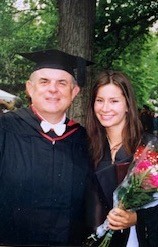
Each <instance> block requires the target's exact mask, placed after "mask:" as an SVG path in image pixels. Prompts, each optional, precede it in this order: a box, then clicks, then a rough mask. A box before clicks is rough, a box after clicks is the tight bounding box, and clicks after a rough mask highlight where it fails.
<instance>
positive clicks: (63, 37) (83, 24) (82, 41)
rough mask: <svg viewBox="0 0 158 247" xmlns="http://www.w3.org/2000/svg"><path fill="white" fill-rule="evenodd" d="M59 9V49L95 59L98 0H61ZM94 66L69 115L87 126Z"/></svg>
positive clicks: (58, 3) (58, 4) (88, 71)
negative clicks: (87, 110) (86, 120)
mask: <svg viewBox="0 0 158 247" xmlns="http://www.w3.org/2000/svg"><path fill="white" fill-rule="evenodd" d="M57 7H58V11H59V29H58V44H59V49H61V50H63V51H65V52H68V53H70V54H72V55H78V56H82V57H84V58H85V59H88V60H92V54H93V38H94V23H95V10H96V0H57ZM91 78H92V69H91V68H88V69H87V83H86V85H85V87H84V88H82V89H81V92H80V94H79V95H78V96H77V98H76V99H75V101H74V102H73V104H72V106H71V108H70V109H69V110H68V115H69V117H70V118H73V119H75V120H77V121H78V122H80V123H81V124H83V125H84V120H85V114H86V111H85V110H86V109H87V104H88V95H89V90H90V88H91V84H92V82H91Z"/></svg>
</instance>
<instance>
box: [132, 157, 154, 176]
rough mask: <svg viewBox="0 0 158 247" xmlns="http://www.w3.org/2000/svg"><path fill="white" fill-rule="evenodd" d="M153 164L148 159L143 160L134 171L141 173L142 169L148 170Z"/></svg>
mask: <svg viewBox="0 0 158 247" xmlns="http://www.w3.org/2000/svg"><path fill="white" fill-rule="evenodd" d="M151 166H152V163H151V162H150V161H148V160H143V161H141V162H139V163H138V164H137V165H136V166H135V168H134V173H139V172H142V171H146V170H148V169H149V168H151Z"/></svg>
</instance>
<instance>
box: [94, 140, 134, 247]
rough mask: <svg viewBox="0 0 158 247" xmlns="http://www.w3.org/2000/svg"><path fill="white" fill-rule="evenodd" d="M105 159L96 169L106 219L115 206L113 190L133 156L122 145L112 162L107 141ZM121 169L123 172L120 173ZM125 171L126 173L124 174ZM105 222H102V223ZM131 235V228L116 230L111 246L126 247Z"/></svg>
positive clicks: (100, 198)
mask: <svg viewBox="0 0 158 247" xmlns="http://www.w3.org/2000/svg"><path fill="white" fill-rule="evenodd" d="M104 157H105V158H104V159H103V160H102V161H101V162H100V164H99V166H98V167H97V169H96V183H97V187H98V191H99V202H100V203H101V204H102V207H100V208H101V210H102V217H101V219H103V215H104V219H105V217H106V215H107V214H108V212H109V211H110V209H112V208H113V192H114V190H115V189H116V187H117V186H118V184H119V183H120V182H121V181H122V180H123V178H124V176H125V175H126V172H127V169H128V168H129V165H130V163H131V161H132V160H133V156H129V155H127V153H126V152H125V150H124V148H123V147H121V148H120V149H119V150H118V152H117V153H116V157H115V164H112V160H111V154H110V147H109V143H108V141H107V143H106V150H105V155H104ZM120 171H121V173H120ZM123 173H124V174H123ZM101 223H103V221H102V222H100V224H101ZM128 236H129V229H127V230H124V231H123V232H121V231H115V233H114V235H113V237H112V240H111V243H110V245H109V247H116V246H117V247H125V246H126V243H127V240H128Z"/></svg>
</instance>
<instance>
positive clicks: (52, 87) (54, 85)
mask: <svg viewBox="0 0 158 247" xmlns="http://www.w3.org/2000/svg"><path fill="white" fill-rule="evenodd" d="M49 91H52V92H56V91H58V87H57V83H56V82H55V81H51V83H50V84H49Z"/></svg>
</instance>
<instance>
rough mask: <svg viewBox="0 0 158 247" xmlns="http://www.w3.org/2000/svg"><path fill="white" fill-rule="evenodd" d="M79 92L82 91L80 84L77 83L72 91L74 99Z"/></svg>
mask: <svg viewBox="0 0 158 247" xmlns="http://www.w3.org/2000/svg"><path fill="white" fill-rule="evenodd" d="M79 92H80V87H79V86H78V85H75V87H74V88H73V92H72V100H73V99H74V98H75V97H76V96H77V94H78V93H79Z"/></svg>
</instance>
